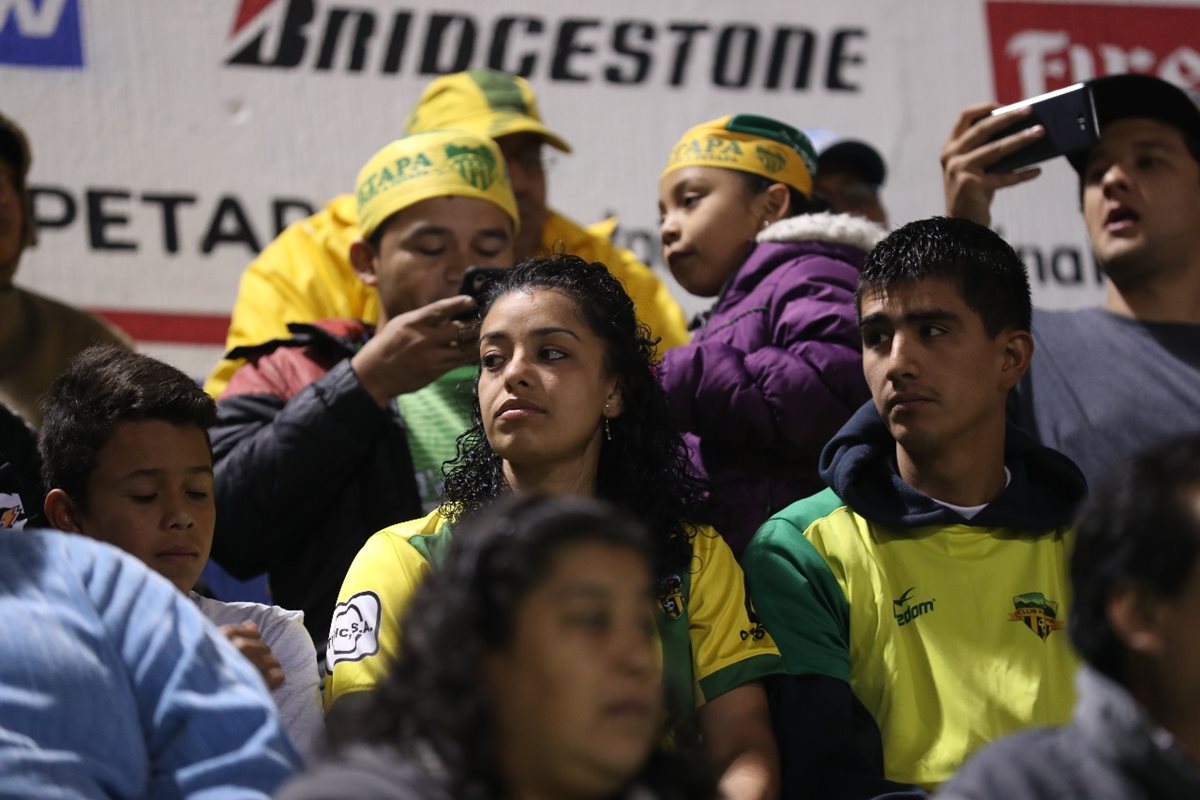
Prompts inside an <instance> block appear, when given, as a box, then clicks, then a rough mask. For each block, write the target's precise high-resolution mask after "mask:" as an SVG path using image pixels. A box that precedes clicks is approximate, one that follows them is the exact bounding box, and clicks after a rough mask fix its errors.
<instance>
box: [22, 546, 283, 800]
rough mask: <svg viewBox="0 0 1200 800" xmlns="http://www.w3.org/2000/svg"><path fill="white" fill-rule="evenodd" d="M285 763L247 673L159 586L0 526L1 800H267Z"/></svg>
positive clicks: (268, 713) (126, 569)
mask: <svg viewBox="0 0 1200 800" xmlns="http://www.w3.org/2000/svg"><path fill="white" fill-rule="evenodd" d="M297 763H298V759H297V757H296V754H295V751H294V750H293V749H292V747H291V745H290V743H289V742H288V741H287V737H286V735H285V734H284V733H283V731H282V729H281V728H280V725H279V720H278V717H277V715H276V711H275V706H274V703H273V702H272V700H271V697H270V695H269V694H268V693H267V690H266V686H265V685H264V684H263V682H262V679H261V678H260V677H259V676H258V674H257V672H256V671H255V669H254V667H253V666H252V665H251V664H250V662H249V661H247V660H246V659H245V658H243V657H242V656H241V655H240V654H239V653H238V652H237V651H236V650H234V649H233V647H232V645H230V644H229V643H228V642H227V641H225V639H224V637H222V636H221V635H220V634H219V632H217V631H216V629H215V628H213V627H212V626H211V625H210V624H209V623H208V621H207V620H205V619H204V617H203V616H202V615H201V613H200V611H199V610H198V609H197V608H196V607H195V606H194V605H193V604H192V602H191V601H189V600H188V598H187V597H185V596H184V595H183V594H182V593H180V592H179V591H177V590H176V589H175V587H174V586H172V585H171V584H170V583H169V582H167V581H166V580H165V579H163V578H162V577H160V576H159V575H156V574H154V573H153V572H151V571H150V570H149V569H147V568H146V567H145V566H144V565H142V564H141V563H140V562H139V561H137V560H136V559H134V558H132V557H131V556H128V555H126V554H125V553H123V552H121V551H119V550H117V549H116V548H114V547H110V546H108V545H106V544H102V543H99V542H95V541H92V540H90V539H86V538H84V537H81V536H73V535H70V534H63V533H50V532H44V531H36V532H7V531H0V797H6V798H7V797H21V798H50V797H54V798H98V797H106V798H110V797H117V798H135V797H154V798H170V797H197V798H216V797H222V798H225V797H238V798H243V797H245V798H252V797H269V796H270V794H271V792H272V791H274V789H275V788H276V787H277V786H278V785H279V784H281V783H282V782H283V781H284V780H285V779H287V778H288V777H289V776H290V775H291V774H292V773H293V772H294V771H295V769H296V765H297Z"/></svg>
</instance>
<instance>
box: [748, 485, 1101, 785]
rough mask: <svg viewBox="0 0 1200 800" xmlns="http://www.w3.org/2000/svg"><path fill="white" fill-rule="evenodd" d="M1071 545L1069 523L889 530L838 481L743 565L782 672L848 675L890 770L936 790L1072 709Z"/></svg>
mask: <svg viewBox="0 0 1200 800" xmlns="http://www.w3.org/2000/svg"><path fill="white" fill-rule="evenodd" d="M1072 541H1073V532H1072V531H1071V530H1070V529H1069V528H1065V527H1062V528H1054V529H1050V530H1044V531H1029V530H1017V529H1009V528H1002V527H988V526H976V525H970V524H967V523H966V522H965V521H964V522H963V523H962V524H946V523H942V524H937V525H927V526H919V527H889V526H886V525H882V524H876V523H872V522H870V521H868V520H867V519H865V518H864V517H862V516H860V515H859V514H857V513H855V512H854V511H852V510H851V509H849V508H848V507H846V506H845V505H842V503H841V501H840V500H838V499H837V496H836V495H835V494H833V492H832V491H829V490H826V492H824V493H822V494H820V495H817V496H815V497H813V498H810V499H809V500H807V501H800V502H799V503H796V504H794V505H793V506H791V507H789V508H787V509H785V510H784V511H782V512H780V513H779V514H776V515H775V516H774V517H772V518H771V519H770V520H768V521H767V522H766V523H765V524H764V525H763V527H762V528H761V529H760V530H759V532H758V534H757V535H756V537H755V538H754V540H753V541H752V543H751V545H750V546H749V548H748V549H747V550H746V553H745V556H744V557H743V566H744V567H745V570H746V575H747V578H748V580H749V584H750V590H751V594H752V598H753V600H754V603H755V607H756V608H757V610H758V613H759V615H760V617H761V618H762V620H763V623H764V624H765V625H766V627H767V629H768V630H769V631H770V633H771V635H772V636H773V637H774V638H775V640H776V642H777V643H778V644H779V649H780V651H781V653H782V655H783V659H784V667H785V669H786V671H787V672H788V673H789V674H792V675H817V676H826V677H830V678H835V679H837V680H840V681H845V682H846V683H847V684H849V686H850V688H851V690H852V691H853V693H854V696H855V697H856V698H857V699H858V701H859V702H861V703H862V704H863V706H865V708H866V709H867V711H869V712H870V714H871V715H872V717H873V718H874V720H875V723H876V725H877V726H878V728H879V732H880V735H881V739H882V744H883V759H884V777H886V778H887V779H888V780H892V781H897V782H901V783H915V784H919V785H921V786H924V787H926V788H928V789H933V788H935V787H936V786H937V785H938V784H940V783H942V782H943V781H945V780H947V779H949V778H950V777H951V776H952V775H953V774H954V772H955V771H956V770H957V769H958V768H959V766H960V765H961V764H962V763H963V761H964V760H965V759H966V758H967V757H968V756H969V755H970V754H971V753H972V752H973V751H975V750H976V749H977V748H979V747H981V746H982V745H984V744H986V743H988V742H991V741H993V740H995V739H998V738H1000V737H1002V736H1004V735H1006V734H1008V733H1011V732H1013V731H1016V730H1019V729H1021V728H1026V727H1029V726H1034V725H1057V724H1062V723H1064V722H1066V721H1067V720H1068V719H1069V718H1070V715H1071V709H1072V706H1073V704H1074V699H1075V689H1074V676H1075V672H1076V669H1077V667H1078V660H1077V657H1076V655H1075V654H1074V652H1073V651H1072V649H1071V647H1070V644H1069V642H1068V640H1067V633H1066V630H1065V629H1064V628H1065V625H1066V621H1067V609H1068V607H1069V605H1070V599H1071V597H1070V589H1069V583H1068V579H1067V557H1068V552H1069V549H1070V546H1071V543H1072ZM1032 757H1036V754H1032Z"/></svg>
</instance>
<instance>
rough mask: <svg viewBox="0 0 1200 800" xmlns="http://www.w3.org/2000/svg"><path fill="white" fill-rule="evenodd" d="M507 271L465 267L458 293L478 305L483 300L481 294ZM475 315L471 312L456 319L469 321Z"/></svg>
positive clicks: (503, 269) (493, 268)
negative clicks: (468, 296)
mask: <svg viewBox="0 0 1200 800" xmlns="http://www.w3.org/2000/svg"><path fill="white" fill-rule="evenodd" d="M507 271H508V270H507V269H505V268H504V267H467V271H466V272H464V273H463V277H462V283H461V284H459V287H458V293H459V294H465V295H470V296H471V298H472V299H473V300H474V301H475V302H476V303H478V302H479V301H480V300H482V299H483V293H484V292H486V291H487V289H488V287H489V286H491V285H492V284H493V283H494V282H495V281H496V279H497V278H499V277H500V276H501V275H503V274H504V273H505V272H507ZM475 315H476V312H475V311H474V310H472V311H468V312H467V313H466V314H462V315H460V316H459V317H458V319H471V318H473V317H474V316H475Z"/></svg>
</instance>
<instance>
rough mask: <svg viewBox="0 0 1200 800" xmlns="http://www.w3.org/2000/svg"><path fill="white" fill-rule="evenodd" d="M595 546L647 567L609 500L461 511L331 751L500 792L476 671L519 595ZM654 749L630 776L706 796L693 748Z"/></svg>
mask: <svg viewBox="0 0 1200 800" xmlns="http://www.w3.org/2000/svg"><path fill="white" fill-rule="evenodd" d="M586 542H602V543H605V544H610V545H614V546H617V547H622V548H628V549H630V550H632V551H634V552H636V553H637V554H638V555H639V556H640V557H641V558H642V559H643V563H645V564H646V565H647V566H649V565H650V563H651V557H652V545H651V539H650V536H649V534H648V533H647V531H646V529H645V527H644V526H643V525H641V523H639V522H638V521H636V520H635V519H633V518H631V517H630V516H629V515H628V514H626V513H624V512H621V511H619V510H617V509H615V508H613V507H612V506H611V505H610V504H607V503H604V502H602V501H599V500H595V499H592V498H584V497H547V496H544V495H538V494H536V493H534V494H528V495H521V496H516V497H512V496H510V497H506V498H502V499H500V500H498V501H497V502H495V503H492V504H490V505H489V506H486V507H484V508H482V509H479V510H477V511H475V512H474V513H472V514H469V515H467V516H465V517H464V518H463V519H462V522H461V524H460V525H459V526H458V530H457V531H456V532H455V536H454V539H453V540H452V542H451V544H450V549H449V552H448V553H447V556H446V560H445V562H444V563H443V564H442V566H441V568H440V569H437V570H434V571H433V572H432V573H431V574H430V575H429V577H428V578H426V580H425V581H424V582H423V583H422V584H421V585H420V586H419V587H418V588H417V591H416V593H415V594H414V596H413V599H412V602H411V604H410V605H409V607H408V609H407V611H406V612H405V616H404V621H403V624H402V626H401V632H400V647H399V656H398V658H397V660H396V662H395V663H394V664H393V666H392V669H391V671H390V672H389V674H388V677H387V678H386V679H385V680H384V681H383V682H382V683H381V684H380V685H379V686H378V688H377V690H376V691H375V693H374V694H373V696H372V702H370V703H369V704H363V705H360V706H357V707H355V708H354V710H353V713H352V716H351V717H350V718H346V719H343V720H342V725H341V735H340V736H337V737H336V741H335V746H336V747H337V748H339V749H343V748H345V747H347V746H348V745H350V744H352V743H356V742H368V743H371V744H373V745H384V746H386V747H390V748H396V749H398V750H399V751H400V753H401V754H403V755H404V756H405V757H407V758H413V759H416V760H417V761H418V762H420V763H423V764H426V765H428V764H429V763H430V761H431V759H430V756H431V755H432V756H433V759H432V762H433V763H434V764H435V765H436V768H437V771H438V772H439V773H441V774H444V775H445V777H446V779H447V780H448V781H449V782H450V785H449V786H448V787H447V789H448V792H447V796H450V797H456V798H493V797H503V796H505V795H506V794H508V792H506V791H504V778H503V776H502V775H501V772H500V767H499V763H498V752H497V748H496V746H495V744H496V743H495V741H494V737H491V736H488V735H486V732H487V731H494V730H496V725H495V720H494V716H493V710H492V704H491V701H490V698H489V696H488V694H487V691H486V689H485V688H484V687H485V684H484V682H483V681H482V680H481V679H480V665H481V664H483V663H484V661H485V659H486V657H487V655H488V654H490V653H495V652H500V651H502V650H504V649H505V648H506V647H507V646H508V645H509V644H510V643H511V641H512V638H513V635H514V632H515V629H516V625H517V616H518V611H519V606H520V604H521V601H522V599H523V598H524V597H525V596H526V595H528V594H529V593H530V592H531V591H533V590H534V589H535V588H536V587H537V586H538V585H539V583H540V582H541V581H542V580H543V579H544V578H545V577H546V575H547V574H548V573H549V572H550V570H551V569H552V567H553V564H554V562H555V560H556V559H557V557H558V556H559V555H560V554H561V553H562V552H563V551H564V550H565V549H567V548H569V547H574V546H578V545H580V544H583V543H586ZM685 744H686V746H685V747H682V748H680V747H674V748H672V749H671V751H670V752H668V751H667V750H666V749H665V748H664V745H663V744H662V743H661V742H660V743H658V745H657V746H656V750H655V751H654V752H653V753H652V754H651V756H650V759H649V761H648V763H647V764H646V766H645V768H644V769H643V770H642V772H641V773H640V774H639V775H638V776H636V777H635V778H634V780H636V781H638V782H639V783H642V784H643V785H647V786H651V787H653V788H654V790H655V791H656V794H655V796H659V797H664V798H675V797H678V798H683V797H711V796H712V794H713V792H712V789H713V783H712V776H711V775H710V774H709V771H708V770H707V768H705V767H704V766H703V763H702V762H701V761H699V759H700V755H699V753H700V751H699V750H698V748H697V745H696V743H695V742H689V743H685Z"/></svg>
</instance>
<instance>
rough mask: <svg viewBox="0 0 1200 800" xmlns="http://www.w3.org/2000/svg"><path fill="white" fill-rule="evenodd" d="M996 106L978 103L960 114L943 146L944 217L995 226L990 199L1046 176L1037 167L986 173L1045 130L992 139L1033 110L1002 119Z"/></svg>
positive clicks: (1034, 130) (1024, 110)
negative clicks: (995, 110)
mask: <svg viewBox="0 0 1200 800" xmlns="http://www.w3.org/2000/svg"><path fill="white" fill-rule="evenodd" d="M995 108H998V105H997V104H996V103H979V104H977V105H973V106H967V107H966V108H964V109H963V110H962V111H961V112H959V115H958V120H957V121H956V122H955V123H954V130H952V131H951V132H950V138H949V140H947V141H946V144H945V145H944V146H943V147H942V183H943V184H944V187H945V190H946V214H947V216H951V217H961V218H963V219H969V220H973V221H975V222H978V223H979V224H980V225H990V224H991V222H992V211H991V207H992V197H993V196H994V195H995V194H996V190H997V189H1003V188H1004V187H1006V186H1016V185H1017V184H1018V183H1025V182H1026V181H1031V180H1033V179H1034V178H1036V177H1037V176H1038V175H1041V174H1042V171H1041V169H1039V168H1036V167H1035V168H1033V169H1029V170H1022V171H1021V172H987V168H988V167H990V166H991V165H992V164H995V163H996V162H997V161H999V160H1000V159H1001V158H1003V157H1004V156H1006V155H1008V154H1009V153H1013V152H1015V151H1017V150H1020V149H1021V148H1022V147H1024V146H1025V145H1027V144H1030V143H1031V142H1034V141H1036V140H1038V139H1040V138H1041V137H1042V136H1044V135H1045V133H1046V131H1045V129H1044V128H1043V127H1042V126H1041V125H1034V126H1033V127H1030V128H1026V129H1024V130H1022V131H1019V132H1017V133H1014V134H1012V135H1010V136H1005V137H1004V138H1003V139H997V140H996V141H994V142H989V141H988V140H989V139H990V138H991V137H992V136H994V135H996V134H997V133H999V132H1000V131H1002V130H1004V129H1005V128H1007V127H1009V126H1010V125H1012V124H1013V123H1015V122H1019V121H1020V120H1022V119H1024V118H1025V117H1028V116H1029V115H1030V114H1031V113H1032V111H1031V109H1030V108H1029V107H1025V108H1019V109H1016V110H1015V111H1010V112H1009V113H1007V114H1002V115H1000V116H998V117H992V116H990V113H991V111H992V110H993V109H995Z"/></svg>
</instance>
